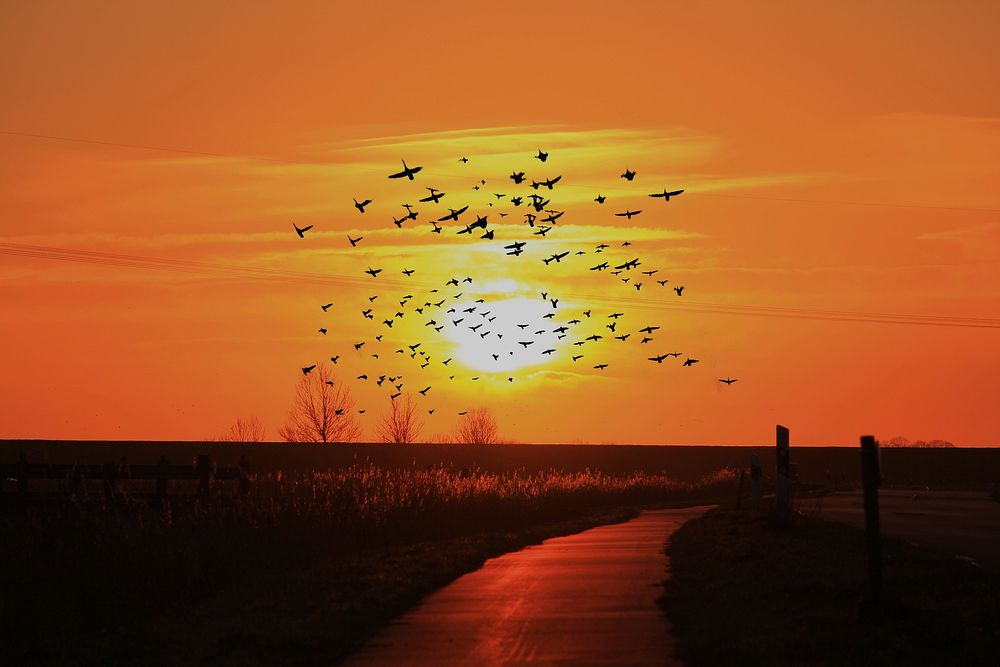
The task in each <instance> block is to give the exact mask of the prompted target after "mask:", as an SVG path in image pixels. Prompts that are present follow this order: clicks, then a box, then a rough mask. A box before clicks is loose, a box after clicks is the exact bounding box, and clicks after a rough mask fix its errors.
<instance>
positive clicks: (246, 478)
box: [239, 454, 250, 496]
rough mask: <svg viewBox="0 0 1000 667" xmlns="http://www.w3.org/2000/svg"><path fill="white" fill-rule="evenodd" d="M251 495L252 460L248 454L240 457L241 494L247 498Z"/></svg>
mask: <svg viewBox="0 0 1000 667" xmlns="http://www.w3.org/2000/svg"><path fill="white" fill-rule="evenodd" d="M249 493H250V459H248V458H247V455H246V454H242V455H241V456H240V483H239V494H240V495H241V496H245V495H247V494H249Z"/></svg>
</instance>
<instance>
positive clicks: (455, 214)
mask: <svg viewBox="0 0 1000 667" xmlns="http://www.w3.org/2000/svg"><path fill="white" fill-rule="evenodd" d="M468 209H469V207H468V206H463V207H462V208H460V209H458V210H456V209H453V208H449V209H448V211H450V213H448V215H445V216H442V217H440V218H438V222H445V221H446V220H454V221H455V222H458V216H460V215H462V214H463V213H465V212H466V211H467V210H468Z"/></svg>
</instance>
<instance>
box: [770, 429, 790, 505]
mask: <svg viewBox="0 0 1000 667" xmlns="http://www.w3.org/2000/svg"><path fill="white" fill-rule="evenodd" d="M775 440H776V445H777V452H776V456H775V471H774V472H775V474H774V494H775V496H776V498H777V503H778V507H777V511H778V520H779V521H781V522H785V521H788V519H789V517H790V516H791V503H790V502H789V497H788V487H789V468H790V465H789V463H790V461H789V459H790V456H789V446H788V429H787V428H785V427H784V426H781V425H780V424H779V425H778V426H777V427H776V433H775Z"/></svg>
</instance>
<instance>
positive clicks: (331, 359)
mask: <svg viewBox="0 0 1000 667" xmlns="http://www.w3.org/2000/svg"><path fill="white" fill-rule="evenodd" d="M330 361H332V362H333V363H337V362H338V361H340V355H339V354H338V355H337V356H335V357H330Z"/></svg>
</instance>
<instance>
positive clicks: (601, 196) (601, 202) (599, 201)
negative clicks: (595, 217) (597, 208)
mask: <svg viewBox="0 0 1000 667" xmlns="http://www.w3.org/2000/svg"><path fill="white" fill-rule="evenodd" d="M605 199H607V197H605V196H604V195H597V196H596V197H594V201H596V202H597V203H598V204H603V203H604V200H605Z"/></svg>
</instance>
